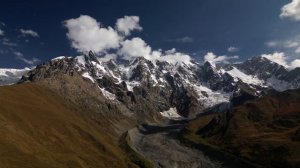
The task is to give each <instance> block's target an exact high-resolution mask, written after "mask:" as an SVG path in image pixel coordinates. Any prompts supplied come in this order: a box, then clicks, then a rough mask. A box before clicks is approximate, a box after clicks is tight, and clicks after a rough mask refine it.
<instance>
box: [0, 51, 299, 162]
mask: <svg viewBox="0 0 300 168" xmlns="http://www.w3.org/2000/svg"><path fill="white" fill-rule="evenodd" d="M0 85H2V86H1V87H0V93H1V92H2V94H0V98H1V99H2V100H1V109H0V114H1V115H0V121H1V122H0V123H2V124H1V125H3V126H2V127H3V128H4V129H3V134H5V135H8V136H7V138H4V139H2V141H0V142H2V143H0V144H2V146H3V148H2V147H1V149H5V151H6V154H9V155H8V156H11V157H8V158H16V160H17V161H16V160H13V159H9V160H6V159H2V160H3V166H4V167H11V166H9V165H16V166H17V167H18V166H20V165H25V167H26V166H27V167H67V166H69V167H126V166H127V167H174V166H176V165H177V166H178V165H179V167H190V166H191V165H189V164H186V163H185V161H184V160H182V161H181V162H180V164H179V161H172V162H158V161H157V162H155V161H153V159H152V157H151V156H152V155H149V156H148V155H147V154H145V155H141V154H140V152H138V151H139V150H138V149H137V148H136V147H135V146H134V145H133V144H135V143H134V142H136V141H137V139H136V137H139V136H137V135H135V134H134V136H133V135H132V134H129V133H130V132H129V133H128V130H130V129H132V128H134V127H136V126H139V125H141V124H150V123H151V124H153V123H155V124H162V123H164V124H166V123H169V122H170V121H173V120H175V121H184V124H183V126H182V130H183V131H179V132H178V140H180V139H184V140H183V141H188V142H189V143H191V142H193V144H195V143H196V145H199V144H202V145H205V146H208V147H210V148H212V149H216V148H215V146H218V148H217V150H218V151H222V152H223V151H225V152H226V153H230V155H233V157H229V158H231V159H232V158H233V159H237V158H242V159H237V160H240V161H238V162H241V164H240V163H238V164H237V165H244V166H245V165H247V166H248V167H260V166H266V167H276V165H277V166H278V165H280V166H289V167H299V163H300V162H299V161H298V159H297V158H296V156H295V155H297V154H299V142H298V140H297V139H298V134H297V133H294V132H295V131H296V132H297V129H298V128H299V124H298V123H299V122H298V116H299V110H298V109H299V103H297V101H298V100H299V99H298V98H299V97H297V96H299V94H298V91H297V92H296V90H297V89H298V88H300V68H295V69H293V70H290V69H287V68H285V67H284V66H281V65H279V64H277V63H275V62H273V61H272V60H269V59H267V58H265V57H254V58H251V59H249V60H246V61H245V62H242V63H234V64H223V65H219V64H217V65H216V64H215V63H213V62H204V63H198V62H196V61H194V60H190V61H182V62H174V61H163V60H148V59H145V58H144V57H137V58H134V59H132V60H105V59H103V58H101V57H98V56H97V55H96V54H94V53H93V52H92V51H90V52H89V53H88V54H86V55H82V56H77V57H67V56H61V57H57V58H54V59H52V60H50V61H48V62H45V63H43V64H40V65H37V66H36V67H35V68H32V69H29V68H25V69H20V70H18V69H0ZM3 85H12V86H3ZM294 91H295V92H296V93H295V95H294V94H292V96H290V94H291V93H292V92H294ZM286 94H287V95H286ZM283 97H284V98H286V99H287V100H286V101H285V100H282V98H283ZM282 101H283V102H282ZM270 102H271V103H270ZM277 106H278V107H277ZM264 107H265V108H264ZM275 107H276V108H275ZM269 109H272V110H269ZM239 111H242V112H241V113H239ZM273 113H274V114H273ZM235 114H237V115H235ZM275 114H276V115H275ZM277 114H278V115H277ZM282 114H288V115H282ZM25 116H26V117H25ZM228 116H230V117H229V118H228ZM245 116H247V117H246V118H247V120H246V119H245ZM273 116H276V117H275V118H274V117H273ZM278 116H279V117H278ZM269 123H271V124H269ZM169 124H170V123H169ZM237 125H240V126H237ZM260 127H261V128H260ZM35 128H36V129H37V130H35ZM140 131H141V132H143V131H142V129H141V130H140ZM298 132H299V130H298ZM251 133H253V134H254V133H255V136H252V138H253V137H255V138H256V139H255V142H256V143H254V142H252V141H250V140H249V138H251V137H249V135H250V134H251ZM284 133H289V135H291V136H294V134H295V136H294V138H290V139H288V140H287V139H284V140H283V139H281V140H282V141H277V142H278V143H274V144H273V143H270V145H269V147H268V148H267V147H266V148H267V149H264V148H263V147H262V146H264V145H265V144H266V142H269V141H267V140H266V139H265V136H264V135H265V134H268V135H270V139H271V140H274V139H275V140H276V138H277V137H283V135H286V134H284ZM275 134H276V135H275ZM129 135H130V136H129ZM146 135H148V134H145V136H146ZM176 135H177V134H176ZM277 135H278V136H277ZM46 137H49V139H47V138H46ZM179 137H188V138H179ZM190 137H193V138H190ZM195 137H196V140H197V141H196V142H195V141H194V140H195V139H194V138H195ZM238 137H241V139H239V138H238ZM272 137H274V138H273V139H272ZM19 138H22V139H24V141H23V142H19V141H18V139H19ZM32 139H35V141H31V140H32ZM75 139H76V140H75ZM199 139H200V140H199ZM270 139H268V140H270ZM295 139H296V140H295ZM153 141H154V140H153ZM287 141H288V142H290V141H292V142H291V143H287V144H291V145H287V146H284V149H282V148H280V149H282V150H284V151H288V153H289V152H291V154H290V155H289V156H291V158H288V159H283V160H279V161H278V164H276V165H275V166H274V164H273V163H272V162H273V161H274V159H275V160H276V158H277V157H280V156H279V155H278V156H277V155H276V156H274V158H269V160H268V163H264V162H263V160H260V159H259V157H262V156H260V155H259V154H258V153H259V152H262V153H263V152H267V151H272V150H271V148H272V147H274V146H275V147H274V150H276V149H277V147H278V146H282V143H286V142H287ZM157 143H158V142H157ZM7 144H9V145H7ZM207 144H209V145H207ZM251 145H252V146H251ZM255 145H256V146H255ZM276 145H277V146H276ZM4 146H7V147H8V148H4ZM30 146H36V148H35V149H32V150H31V149H30ZM51 146H56V147H55V148H54V149H53V150H52V149H51ZM75 146H76V147H75ZM84 146H89V148H86V149H84V148H82V147H84ZM77 147H78V148H77ZM256 147H259V148H260V149H261V150H258V151H252V150H250V149H252V148H256ZM56 148H57V149H56ZM292 148H294V149H295V150H290V149H292ZM272 149H273V148H272ZM188 150H190V149H188ZM280 151H281V150H280ZM175 152H176V151H175ZM58 153H59V154H61V156H63V157H64V158H60V157H59V155H56V154H58ZM2 155H4V154H2ZM208 155H209V154H208ZM252 155H254V156H255V157H254V156H252ZM222 156H223V154H222ZM226 156H227V154H226ZM272 156H273V155H272ZM96 157H97V158H101V159H99V160H96ZM224 157H225V155H224ZM270 157H271V156H270ZM0 158H1V157H0ZM2 158H4V157H2ZM17 158H19V159H17ZM226 158H228V157H226ZM26 161H29V163H27V164H25V163H26ZM219 161H220V162H222V161H224V160H222V159H221V160H220V159H218V158H217V159H216V160H213V161H205V163H208V162H211V164H208V165H210V166H208V167H218V166H220V165H219V164H217V163H216V162H219ZM113 162H114V163H115V164H111V163H113ZM187 162H188V161H187ZM31 163H32V164H31ZM203 163H204V161H203ZM203 163H202V162H201V164H203ZM201 164H200V163H199V162H198V161H197V162H195V165H198V166H199V165H201ZM108 165H109V166H108ZM224 165H225V167H236V166H234V164H232V165H231V164H227V163H226V162H225V161H224ZM0 166H1V164H0Z"/></svg>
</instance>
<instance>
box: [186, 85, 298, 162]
mask: <svg viewBox="0 0 300 168" xmlns="http://www.w3.org/2000/svg"><path fill="white" fill-rule="evenodd" d="M299 102H300V90H290V91H286V92H282V93H278V92H275V93H272V94H271V95H269V96H265V97H262V98H259V99H256V100H253V101H248V102H245V103H244V104H242V105H240V106H237V107H234V108H233V109H231V110H230V111H229V112H227V113H223V114H213V115H205V116H200V117H198V118H197V119H194V120H192V121H191V122H190V123H189V124H188V125H187V126H186V128H185V131H184V138H185V139H187V140H189V141H192V142H193V143H196V144H204V145H207V146H210V147H212V148H215V149H218V150H222V151H226V152H229V153H232V154H234V155H236V156H240V157H242V158H245V159H247V160H249V161H251V162H254V163H257V164H260V165H263V166H264V167H300V158H299V153H300V142H299V140H300V133H299V132H300V104H299Z"/></svg>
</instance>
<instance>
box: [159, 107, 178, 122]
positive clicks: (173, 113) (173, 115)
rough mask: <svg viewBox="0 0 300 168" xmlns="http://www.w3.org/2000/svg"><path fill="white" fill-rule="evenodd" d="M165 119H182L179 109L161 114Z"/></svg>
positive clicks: (171, 109)
mask: <svg viewBox="0 0 300 168" xmlns="http://www.w3.org/2000/svg"><path fill="white" fill-rule="evenodd" d="M160 114H161V115H162V116H163V117H166V118H168V119H181V118H182V117H181V116H180V115H179V114H178V112H177V109H176V108H175V107H173V108H170V109H169V110H167V111H163V112H160Z"/></svg>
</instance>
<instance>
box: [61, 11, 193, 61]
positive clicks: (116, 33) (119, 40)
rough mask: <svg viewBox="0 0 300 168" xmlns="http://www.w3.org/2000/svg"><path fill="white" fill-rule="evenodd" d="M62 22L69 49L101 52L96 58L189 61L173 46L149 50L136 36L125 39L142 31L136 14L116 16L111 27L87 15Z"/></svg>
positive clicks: (82, 51) (83, 51)
mask: <svg viewBox="0 0 300 168" xmlns="http://www.w3.org/2000/svg"><path fill="white" fill-rule="evenodd" d="M63 24H64V26H65V27H66V28H67V29H68V32H67V37H68V39H69V40H70V42H71V46H72V47H73V48H75V49H76V50H77V51H78V52H81V53H86V52H88V51H89V50H92V51H94V52H95V53H97V54H100V55H102V56H103V57H101V58H100V59H102V60H109V59H116V58H117V57H120V58H121V59H125V60H131V59H134V58H136V57H144V58H146V59H148V60H151V61H154V60H161V61H168V62H169V63H173V64H176V63H178V62H184V63H187V64H188V63H190V60H191V58H190V56H189V55H187V54H184V53H180V52H177V51H176V49H172V50H169V51H162V50H153V49H152V48H151V47H150V46H149V45H148V44H147V43H146V42H145V41H144V40H143V39H141V38H139V37H133V38H131V39H127V38H128V36H129V35H130V34H131V32H132V31H135V30H138V31H141V30H142V27H141V26H140V25H139V17H138V16H124V17H123V18H119V19H117V22H116V25H115V28H112V27H103V26H102V25H101V23H100V22H98V21H97V20H96V19H94V18H92V17H90V16H88V15H81V16H80V17H78V18H73V19H69V20H66V21H64V22H63ZM186 40H188V39H186Z"/></svg>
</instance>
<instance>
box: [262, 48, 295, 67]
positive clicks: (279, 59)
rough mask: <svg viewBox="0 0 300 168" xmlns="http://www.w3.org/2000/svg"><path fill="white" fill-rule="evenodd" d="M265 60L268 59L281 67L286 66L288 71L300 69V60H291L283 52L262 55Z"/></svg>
mask: <svg viewBox="0 0 300 168" xmlns="http://www.w3.org/2000/svg"><path fill="white" fill-rule="evenodd" d="M261 56H262V57H264V58H267V59H269V60H271V61H273V62H275V63H277V64H279V65H282V66H284V67H285V68H288V69H294V68H297V67H300V59H294V60H291V58H289V57H288V56H287V55H286V54H285V53H283V52H274V53H272V54H262V55H261Z"/></svg>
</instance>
